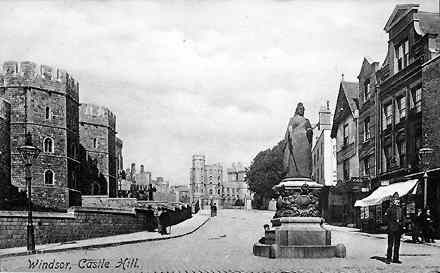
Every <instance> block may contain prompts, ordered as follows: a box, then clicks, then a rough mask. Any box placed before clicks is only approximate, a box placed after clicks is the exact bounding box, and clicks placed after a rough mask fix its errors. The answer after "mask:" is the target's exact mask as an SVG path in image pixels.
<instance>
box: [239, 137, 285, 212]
mask: <svg viewBox="0 0 440 273" xmlns="http://www.w3.org/2000/svg"><path fill="white" fill-rule="evenodd" d="M284 145H285V141H284V140H282V141H280V142H279V143H278V144H277V145H275V146H274V147H273V148H272V149H267V150H265V151H261V152H259V153H258V154H257V155H256V156H255V158H254V159H253V161H252V164H251V166H250V167H249V168H248V169H247V170H246V178H247V179H246V180H247V183H248V185H249V189H250V190H251V191H253V192H255V195H254V201H255V207H257V208H264V207H266V206H267V201H268V200H270V199H271V197H272V195H273V192H272V187H273V186H275V185H276V184H278V183H279V182H280V181H281V180H282V179H283V178H284V175H285V171H284V170H283V149H284Z"/></svg>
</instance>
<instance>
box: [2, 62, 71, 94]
mask: <svg viewBox="0 0 440 273" xmlns="http://www.w3.org/2000/svg"><path fill="white" fill-rule="evenodd" d="M17 86H29V87H35V88H40V89H46V90H49V91H56V92H62V93H66V94H67V95H70V96H72V97H73V98H74V99H76V100H78V94H79V83H78V81H76V80H75V79H73V78H72V77H71V75H70V74H69V73H67V72H66V71H65V70H63V69H59V68H56V67H52V66H49V65H44V64H42V65H40V64H36V63H34V62H29V61H23V62H17V61H7V62H4V63H3V64H2V65H1V67H0V87H17Z"/></svg>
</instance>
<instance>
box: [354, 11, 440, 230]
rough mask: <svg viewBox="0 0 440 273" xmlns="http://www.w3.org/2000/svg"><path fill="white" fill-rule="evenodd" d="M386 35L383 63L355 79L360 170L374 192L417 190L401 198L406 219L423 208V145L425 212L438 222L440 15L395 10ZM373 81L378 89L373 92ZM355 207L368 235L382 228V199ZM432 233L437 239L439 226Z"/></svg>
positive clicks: (365, 69) (365, 67) (366, 66)
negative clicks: (423, 154) (428, 152)
mask: <svg viewBox="0 0 440 273" xmlns="http://www.w3.org/2000/svg"><path fill="white" fill-rule="evenodd" d="M384 30H385V31H386V33H388V35H389V40H388V44H387V55H386V58H385V60H384V62H383V63H382V65H381V66H380V67H378V66H377V64H376V63H372V62H370V61H368V62H366V61H364V63H363V66H362V67H363V68H362V69H361V73H360V75H359V82H360V94H361V95H360V97H361V101H360V118H359V120H360V126H359V138H360V139H362V140H364V143H363V145H361V146H360V147H359V154H360V167H361V168H360V169H361V172H362V173H363V174H364V175H369V177H370V178H371V182H372V183H371V190H372V191H373V190H376V189H377V188H378V187H380V186H387V185H390V184H392V186H393V187H394V188H398V186H399V187H403V186H404V185H410V184H411V185H415V186H414V189H411V190H409V189H408V190H406V191H405V192H403V194H402V196H404V199H403V200H404V208H405V209H404V215H405V216H406V217H407V218H411V217H412V215H413V214H414V213H415V211H416V209H417V208H423V207H424V194H423V192H424V183H423V182H422V181H423V178H422V176H423V168H422V164H421V162H420V157H419V150H420V148H422V147H423V146H424V145H427V146H429V147H431V148H433V149H434V151H433V159H432V161H431V165H430V168H429V170H428V174H429V178H428V187H427V193H428V194H427V206H428V207H429V208H431V209H432V211H433V214H434V218H435V219H438V217H439V216H440V202H439V201H440V186H439V185H438V183H437V182H438V180H439V179H440V172H439V170H440V133H439V132H440V119H439V115H440V107H439V103H440V99H439V96H438V95H439V93H438V90H439V87H440V73H439V72H440V54H439V53H440V46H439V45H440V37H439V34H440V16H439V14H438V13H432V12H424V11H419V5H417V4H403V5H396V7H395V9H394V10H393V12H392V14H391V16H390V17H389V19H388V21H387V23H386V25H385V28H384ZM366 80H370V83H369V84H370V90H369V91H370V97H369V98H366V97H367V96H365V94H364V95H363V94H362V92H363V91H366V90H367V89H366V84H362V81H366ZM374 81H375V87H376V88H374V87H373V86H371V84H372V83H373V82H374ZM362 87H364V88H362ZM373 94H375V95H373ZM362 98H364V101H365V103H364V102H363V100H362ZM362 116H365V118H369V119H370V124H371V125H370V130H371V133H370V137H369V138H366V137H365V135H368V133H365V132H362V129H363V128H365V121H364V122H362V121H361V117H362ZM372 121H374V124H373V123H372ZM373 142H374V143H373ZM373 144H374V145H373ZM373 155H374V158H375V162H374V163H375V165H374V167H373V166H372V163H373V161H371V160H370V162H369V167H370V168H369V169H370V171H369V172H365V168H362V167H365V165H366V163H365V161H366V158H371V157H373ZM363 162H364V163H363ZM373 172H374V173H373ZM408 180H409V181H408ZM357 206H359V207H361V219H362V218H363V219H364V222H365V223H367V224H368V225H367V228H368V229H370V228H371V229H375V230H377V229H378V228H380V226H381V225H382V226H383V225H384V221H383V211H384V210H385V209H386V208H387V199H386V196H384V199H383V201H380V202H379V203H374V202H369V203H366V202H365V200H362V201H359V202H358V204H357ZM362 211H363V213H362ZM362 215H363V217H362ZM367 228H366V229H367ZM436 229H437V233H438V234H440V228H439V225H438V224H437V226H436Z"/></svg>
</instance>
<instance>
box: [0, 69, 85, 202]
mask: <svg viewBox="0 0 440 273" xmlns="http://www.w3.org/2000/svg"><path fill="white" fill-rule="evenodd" d="M2 69H3V70H2V72H1V75H0V97H1V98H4V99H6V100H8V101H9V103H10V104H11V123H10V126H11V127H10V136H11V181H12V184H13V185H14V186H17V187H18V188H20V189H24V188H25V185H26V182H25V173H24V169H25V168H24V164H23V161H22V159H21V156H20V154H19V152H18V150H17V148H18V147H19V146H22V145H23V144H24V139H25V134H26V133H29V134H31V136H32V140H33V144H34V145H35V146H37V147H38V148H40V149H41V151H42V152H41V153H40V155H39V158H38V160H36V161H35V162H34V164H33V166H32V177H33V181H32V199H33V202H34V203H35V204H38V205H41V206H45V207H54V208H62V209H65V208H67V207H69V206H70V205H78V204H80V202H81V199H80V198H78V197H79V192H78V190H77V188H78V172H79V160H78V146H79V128H78V120H79V113H78V109H79V108H78V106H79V102H78V93H79V85H78V82H76V81H75V80H74V79H73V78H72V77H71V76H70V75H69V74H68V73H66V72H65V71H63V70H61V69H57V68H53V67H50V66H47V65H37V64H36V63H33V62H20V63H19V62H15V61H9V62H5V63H4V64H3V66H2ZM78 202H79V203H78Z"/></svg>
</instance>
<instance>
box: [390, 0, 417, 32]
mask: <svg viewBox="0 0 440 273" xmlns="http://www.w3.org/2000/svg"><path fill="white" fill-rule="evenodd" d="M418 8H419V5H418V4H400V5H396V7H395V8H394V10H393V13H391V16H390V18H388V21H387V23H386V25H385V27H384V30H385V31H386V32H389V31H390V29H391V28H392V27H393V25H394V24H396V23H397V22H399V21H400V19H401V18H403V17H404V16H405V15H407V14H408V13H409V12H411V11H412V10H418Z"/></svg>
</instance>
